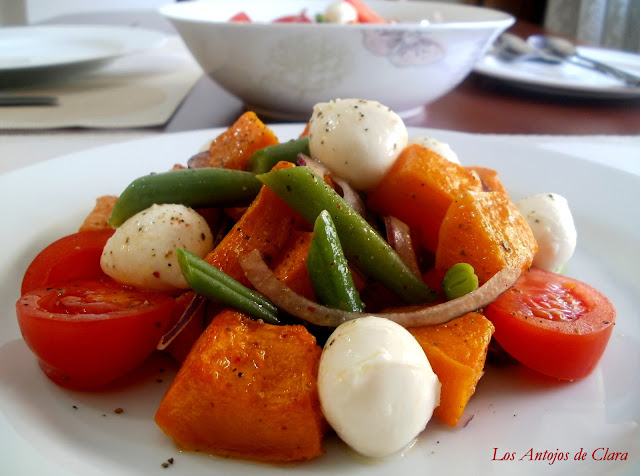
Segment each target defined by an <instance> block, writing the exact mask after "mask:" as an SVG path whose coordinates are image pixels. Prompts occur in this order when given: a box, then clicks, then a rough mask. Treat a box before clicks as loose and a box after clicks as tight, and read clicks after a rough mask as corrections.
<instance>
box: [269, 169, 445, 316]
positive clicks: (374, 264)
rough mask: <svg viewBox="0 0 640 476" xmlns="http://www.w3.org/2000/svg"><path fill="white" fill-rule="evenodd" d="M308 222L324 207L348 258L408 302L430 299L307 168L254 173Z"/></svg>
mask: <svg viewBox="0 0 640 476" xmlns="http://www.w3.org/2000/svg"><path fill="white" fill-rule="evenodd" d="M257 177H258V179H259V180H260V181H261V182H262V183H264V184H265V185H266V186H267V187H269V188H270V189H271V190H272V191H273V192H274V193H275V194H276V195H278V196H279V197H280V198H282V199H283V200H284V201H285V202H286V203H287V204H289V206H291V207H292V208H293V209H294V210H296V211H297V212H298V213H299V214H300V215H301V216H302V217H303V218H304V219H305V220H307V221H308V222H309V223H311V224H313V223H315V220H316V218H317V217H318V215H319V214H320V212H322V210H327V211H328V212H329V213H330V214H331V218H332V219H333V222H334V224H335V226H336V230H337V232H338V237H339V238H340V243H341V244H342V249H343V250H344V254H345V256H346V257H347V259H348V260H349V261H350V262H352V263H353V264H354V265H355V266H356V267H357V268H359V269H360V270H361V271H362V272H364V273H365V274H367V275H368V276H370V277H372V278H374V279H377V280H378V281H379V282H381V283H382V284H384V285H385V286H386V287H387V288H389V289H390V290H391V291H392V292H394V293H395V294H396V295H398V296H399V297H400V298H402V299H403V300H404V301H405V302H407V303H410V304H418V303H424V302H428V301H432V300H433V299H435V297H436V293H435V292H434V291H433V290H432V289H431V288H429V286H427V285H426V283H425V282H424V281H423V280H422V279H420V277H418V276H416V275H415V274H414V273H413V272H412V271H411V269H409V267H408V266H407V265H406V264H405V263H404V262H403V261H402V259H401V258H400V257H399V256H398V254H397V253H396V252H395V251H394V249H393V248H392V247H391V246H390V245H389V244H388V243H387V242H386V241H385V240H384V238H382V236H380V234H379V233H378V232H376V230H375V229H374V228H373V227H372V226H371V225H370V224H369V223H368V222H367V221H366V220H365V219H364V218H363V217H362V216H360V215H359V214H358V213H357V212H356V211H355V210H354V209H353V208H352V207H350V206H349V205H348V204H347V202H345V201H344V199H343V198H342V197H341V196H340V195H338V194H337V193H336V192H335V190H333V189H332V188H331V187H330V186H329V185H327V184H326V183H325V181H324V180H322V178H321V177H319V176H318V175H316V174H315V173H313V172H312V171H311V170H310V169H309V168H308V167H290V168H287V169H281V170H275V171H273V172H269V173H266V174H261V175H258V176H257Z"/></svg>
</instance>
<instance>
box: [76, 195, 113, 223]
mask: <svg viewBox="0 0 640 476" xmlns="http://www.w3.org/2000/svg"><path fill="white" fill-rule="evenodd" d="M116 200H118V197H116V196H114V195H103V196H101V197H98V198H96V204H95V207H94V208H93V210H91V212H90V213H89V215H87V217H86V218H85V219H84V222H82V225H80V228H79V229H78V231H91V230H105V229H107V228H111V225H109V217H110V216H111V211H112V210H113V205H114V204H115V203H116Z"/></svg>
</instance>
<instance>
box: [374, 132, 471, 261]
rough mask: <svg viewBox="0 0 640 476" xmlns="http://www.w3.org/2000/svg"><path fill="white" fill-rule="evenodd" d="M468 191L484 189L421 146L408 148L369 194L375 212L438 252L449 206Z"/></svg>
mask: <svg viewBox="0 0 640 476" xmlns="http://www.w3.org/2000/svg"><path fill="white" fill-rule="evenodd" d="M465 190H482V183H481V182H480V180H479V179H478V177H477V176H476V175H474V174H472V173H471V172H470V171H468V170H465V168H464V167H462V166H460V165H458V164H454V163H452V162H450V161H448V160H447V159H445V158H444V157H442V156H440V155H438V154H436V153H435V152H433V151H432V150H430V149H426V148H424V147H421V146H420V145H417V144H415V145H410V146H408V147H406V148H405V149H404V150H403V152H402V153H401V154H400V156H399V157H398V159H397V160H396V161H395V163H394V165H393V166H392V167H391V169H390V170H389V171H388V172H387V173H386V174H385V176H384V178H383V179H382V181H381V182H380V183H379V184H378V185H377V186H376V187H374V188H373V189H371V190H370V191H369V192H368V204H369V206H370V207H371V208H372V209H373V210H374V211H376V212H378V213H380V214H383V215H391V216H394V217H396V218H399V219H400V220H402V221H403V222H405V223H406V224H407V225H409V227H410V228H411V229H412V231H413V232H415V233H416V237H417V238H418V241H419V242H420V244H421V245H422V246H423V247H424V248H426V249H427V250H429V251H431V252H435V250H436V247H437V244H438V231H439V229H440V224H441V223H442V220H443V219H444V216H445V214H446V213H447V209H448V208H449V205H450V204H451V203H452V202H453V200H454V199H455V198H456V197H457V196H458V195H459V194H460V193H461V192H462V191H465Z"/></svg>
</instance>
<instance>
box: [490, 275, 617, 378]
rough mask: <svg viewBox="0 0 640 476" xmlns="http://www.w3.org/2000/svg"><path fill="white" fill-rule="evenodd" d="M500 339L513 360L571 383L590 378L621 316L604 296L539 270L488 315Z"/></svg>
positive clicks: (522, 280)
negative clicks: (617, 318)
mask: <svg viewBox="0 0 640 476" xmlns="http://www.w3.org/2000/svg"><path fill="white" fill-rule="evenodd" d="M484 314H485V316H486V317H487V318H488V319H490V320H491V322H493V325H494V326H495V328H496V330H495V333H494V338H495V339H496V341H497V342H498V343H499V344H500V345H501V346H502V347H503V348H504V350H505V351H507V352H508V353H509V354H510V355H511V356H512V357H514V358H515V359H516V360H518V361H520V362H521V363H523V364H524V365H526V366H527V367H530V368H532V369H534V370H536V371H538V372H541V373H543V374H546V375H549V376H551V377H556V378H559V379H565V380H574V379H580V378H583V377H586V376H587V375H589V374H590V373H591V371H592V370H593V369H594V368H595V366H596V365H597V363H598V361H599V360H600V358H601V357H602V354H603V353H604V350H605V348H606V346H607V343H608V342H609V337H610V336H611V332H612V330H613V326H614V324H615V318H616V311H615V308H614V307H613V305H612V304H611V302H610V301H609V300H608V299H607V298H606V296H604V295H603V294H602V293H601V292H600V291H598V290H597V289H595V288H593V287H592V286H589V285H588V284H585V283H583V282H581V281H578V280H576V279H573V278H570V277H568V276H564V275H560V274H556V273H551V272H549V271H544V270H541V269H537V268H532V269H530V270H529V271H525V272H524V273H522V275H521V276H520V278H519V279H518V281H517V282H516V284H515V285H514V286H513V287H512V288H511V289H509V290H508V291H507V292H505V293H504V294H502V295H501V296H500V297H499V298H498V299H497V300H496V301H495V302H493V303H492V304H490V305H489V306H488V307H486V308H485V309H484Z"/></svg>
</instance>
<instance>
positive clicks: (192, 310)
mask: <svg viewBox="0 0 640 476" xmlns="http://www.w3.org/2000/svg"><path fill="white" fill-rule="evenodd" d="M205 301H206V298H205V297H204V296H202V295H201V294H197V293H194V295H193V298H191V301H190V302H189V304H188V305H187V307H186V308H185V310H184V312H183V313H182V316H180V319H178V322H176V324H175V325H174V326H173V327H172V328H171V329H169V330H168V331H167V332H166V333H165V335H163V336H162V338H161V339H160V342H158V345H157V346H156V349H158V350H164V349H166V348H167V347H168V346H169V344H171V342H172V341H173V339H175V338H176V337H177V336H178V334H180V332H182V330H183V329H184V328H185V327H187V324H189V322H191V319H192V318H193V316H194V315H195V314H196V313H197V312H198V311H199V310H200V308H201V307H202V306H203V305H204V302H205Z"/></svg>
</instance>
